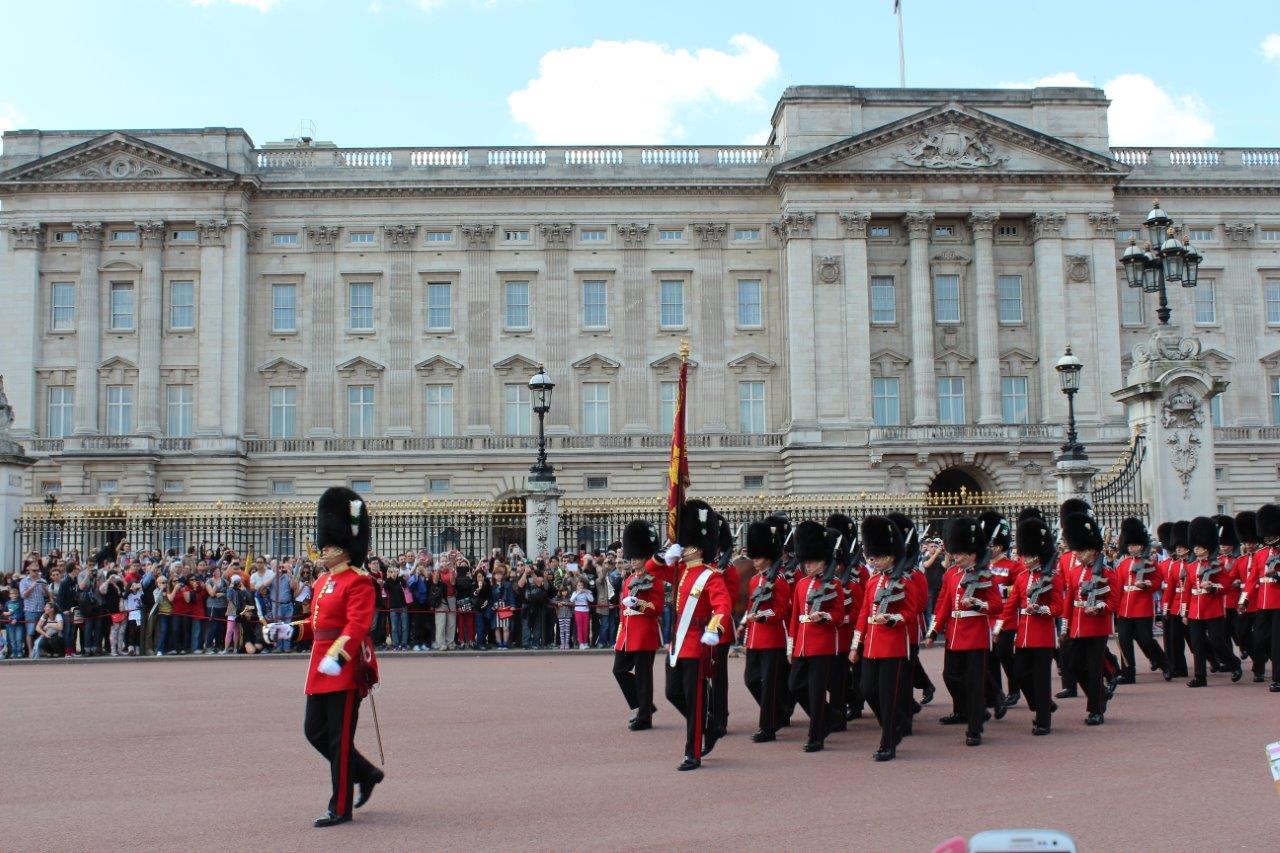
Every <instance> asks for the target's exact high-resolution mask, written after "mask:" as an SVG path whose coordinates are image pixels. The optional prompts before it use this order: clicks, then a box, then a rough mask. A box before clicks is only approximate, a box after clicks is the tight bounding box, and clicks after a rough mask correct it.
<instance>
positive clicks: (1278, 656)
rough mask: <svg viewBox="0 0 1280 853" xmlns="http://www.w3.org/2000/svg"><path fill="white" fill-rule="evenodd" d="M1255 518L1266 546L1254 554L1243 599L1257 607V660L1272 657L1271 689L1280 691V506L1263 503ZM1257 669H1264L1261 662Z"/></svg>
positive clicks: (1255, 624)
mask: <svg viewBox="0 0 1280 853" xmlns="http://www.w3.org/2000/svg"><path fill="white" fill-rule="evenodd" d="M1254 520H1255V522H1256V524H1257V527H1258V539H1259V540H1260V541H1261V543H1262V547H1260V548H1258V549H1257V550H1256V551H1254V553H1253V559H1252V561H1251V562H1250V564H1249V579H1248V580H1247V581H1246V582H1245V585H1244V592H1243V593H1242V594H1241V595H1240V600H1241V602H1243V603H1244V605H1245V611H1246V612H1248V610H1249V608H1251V607H1252V608H1254V624H1253V654H1254V659H1255V661H1256V660H1257V658H1258V657H1261V658H1263V659H1264V660H1267V659H1270V661H1271V688H1270V689H1271V692H1272V693H1280V505H1276V504H1263V505H1262V506H1261V507H1259V508H1258V512H1257V515H1256V516H1255V518H1254ZM1254 672H1255V673H1258V674H1261V673H1262V672H1263V670H1262V667H1261V666H1259V665H1258V664H1257V663H1255V664H1254Z"/></svg>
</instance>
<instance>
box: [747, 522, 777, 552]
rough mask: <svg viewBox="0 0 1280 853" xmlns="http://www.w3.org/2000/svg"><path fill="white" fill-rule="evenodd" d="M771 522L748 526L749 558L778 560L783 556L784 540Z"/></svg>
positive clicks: (752, 523) (754, 523) (755, 523)
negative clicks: (779, 536) (777, 533)
mask: <svg viewBox="0 0 1280 853" xmlns="http://www.w3.org/2000/svg"><path fill="white" fill-rule="evenodd" d="M770 520H772V519H770ZM770 520H766V521H753V522H751V523H750V524H748V525H747V556H748V557H750V558H751V559H753V560H776V559H778V558H779V557H781V556H782V540H781V539H779V538H778V537H777V535H776V534H775V530H774V528H773V527H772V526H770V524H769V521H770Z"/></svg>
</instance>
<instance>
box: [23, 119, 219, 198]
mask: <svg viewBox="0 0 1280 853" xmlns="http://www.w3.org/2000/svg"><path fill="white" fill-rule="evenodd" d="M239 177H240V176H239V175H237V174H236V173H235V172H232V171H230V170H229V169H224V168H222V167H221V166H215V165H213V164H212V163H207V162H205V161H203V160H198V159H196V158H194V157H188V156H187V155H185V154H179V153H178V152H177V151H173V150H171V149H168V148H165V147H163V146H160V145H155V144H153V143H151V142H147V141H145V140H142V139H139V138H138V137H136V136H133V135H131V134H128V133H122V132H120V131H113V132H112V133H106V134H103V135H102V136H98V137H95V138H93V139H89V140H86V141H84V142H82V143H80V144H79V145H73V146H71V147H70V148H66V149H64V150H62V151H56V152H54V153H53V154H48V155H46V156H44V157H41V158H39V159H37V160H32V161H31V162H30V163H23V164H22V165H20V166H15V167H14V168H12V169H9V170H8V171H6V172H3V173H0V185H5V186H13V185H22V184H67V183H70V184H77V185H83V184H102V183H106V184H123V183H130V184H138V183H141V184H146V183H148V182H154V183H157V184H167V183H173V182H175V181H181V182H187V181H200V182H210V181H213V182H227V181H234V180H236V179H238V178H239Z"/></svg>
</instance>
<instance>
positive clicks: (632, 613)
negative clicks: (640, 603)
mask: <svg viewBox="0 0 1280 853" xmlns="http://www.w3.org/2000/svg"><path fill="white" fill-rule="evenodd" d="M622 615H623V616H643V615H644V611H643V610H632V609H631V608H630V607H628V608H627V609H626V610H624V611H622Z"/></svg>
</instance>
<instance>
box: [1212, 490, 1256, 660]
mask: <svg viewBox="0 0 1280 853" xmlns="http://www.w3.org/2000/svg"><path fill="white" fill-rule="evenodd" d="M1213 521H1214V523H1215V524H1217V525H1218V562H1220V563H1221V564H1222V576H1223V577H1224V578H1226V580H1225V581H1224V583H1225V584H1226V587H1227V589H1226V592H1224V593H1223V595H1222V609H1223V610H1224V611H1225V619H1224V622H1223V627H1224V630H1225V633H1226V635H1227V644H1228V646H1230V645H1233V644H1234V645H1236V646H1237V647H1239V649H1240V657H1243V655H1244V646H1242V645H1240V621H1241V620H1240V593H1241V592H1242V591H1243V590H1244V581H1245V578H1246V577H1247V574H1248V573H1247V571H1246V570H1245V561H1243V560H1241V559H1240V548H1241V543H1240V537H1239V535H1237V533H1236V522H1235V519H1234V518H1232V517H1231V516H1229V515H1215V516H1214V517H1213ZM1218 663H1219V666H1221V664H1222V661H1219V662H1218Z"/></svg>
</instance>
